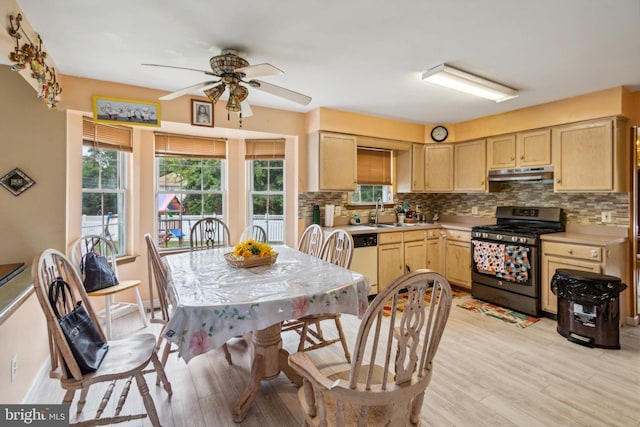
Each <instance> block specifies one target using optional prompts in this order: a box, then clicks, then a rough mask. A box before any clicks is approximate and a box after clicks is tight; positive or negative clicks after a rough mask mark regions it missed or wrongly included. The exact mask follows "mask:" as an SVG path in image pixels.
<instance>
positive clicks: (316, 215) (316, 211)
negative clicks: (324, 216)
mask: <svg viewBox="0 0 640 427" xmlns="http://www.w3.org/2000/svg"><path fill="white" fill-rule="evenodd" d="M313 223H314V224H318V225H320V206H318V205H313Z"/></svg>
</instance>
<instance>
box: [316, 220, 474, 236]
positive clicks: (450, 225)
mask: <svg viewBox="0 0 640 427" xmlns="http://www.w3.org/2000/svg"><path fill="white" fill-rule="evenodd" d="M474 225H475V224H468V223H461V222H449V221H447V222H444V221H442V222H425V223H416V224H415V225H405V226H400V227H374V226H373V225H368V224H360V225H337V226H335V227H323V228H322V229H323V230H324V232H325V233H331V232H332V231H334V230H338V229H340V230H345V231H346V232H347V233H349V234H365V233H393V232H398V231H411V230H429V229H434V228H436V229H438V228H446V229H450V230H461V231H471V227H473V226H474Z"/></svg>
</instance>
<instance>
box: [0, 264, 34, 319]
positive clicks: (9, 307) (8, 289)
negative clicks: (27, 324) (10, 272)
mask: <svg viewBox="0 0 640 427" xmlns="http://www.w3.org/2000/svg"><path fill="white" fill-rule="evenodd" d="M32 283H33V282H32V280H31V266H25V268H24V271H23V272H22V273H20V274H18V275H17V276H16V277H14V278H13V279H11V280H9V281H8V282H7V283H5V284H4V285H3V286H2V287H0V324H2V323H3V322H4V321H5V320H6V319H8V318H9V316H11V314H12V313H13V312H14V311H16V310H17V308H18V307H20V305H21V304H22V303H23V302H24V301H25V300H26V299H27V297H28V296H29V295H31V294H32V293H33V285H32Z"/></svg>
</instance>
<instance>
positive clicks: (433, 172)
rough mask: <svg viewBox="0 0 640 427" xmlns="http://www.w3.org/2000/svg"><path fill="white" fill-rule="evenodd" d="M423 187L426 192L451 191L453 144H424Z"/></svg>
mask: <svg viewBox="0 0 640 427" xmlns="http://www.w3.org/2000/svg"><path fill="white" fill-rule="evenodd" d="M424 187H425V191H426V192H427V193H449V192H452V191H453V145H451V144H427V145H426V147H425V182H424Z"/></svg>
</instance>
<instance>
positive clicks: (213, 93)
mask: <svg viewBox="0 0 640 427" xmlns="http://www.w3.org/2000/svg"><path fill="white" fill-rule="evenodd" d="M224 90H225V85H224V83H220V84H219V85H216V86H214V87H212V88H211V89H207V90H205V91H204V94H205V95H207V98H209V99H210V100H211V102H212V103H214V104H215V103H216V102H218V99H220V97H221V96H222V94H223V93H224Z"/></svg>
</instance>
